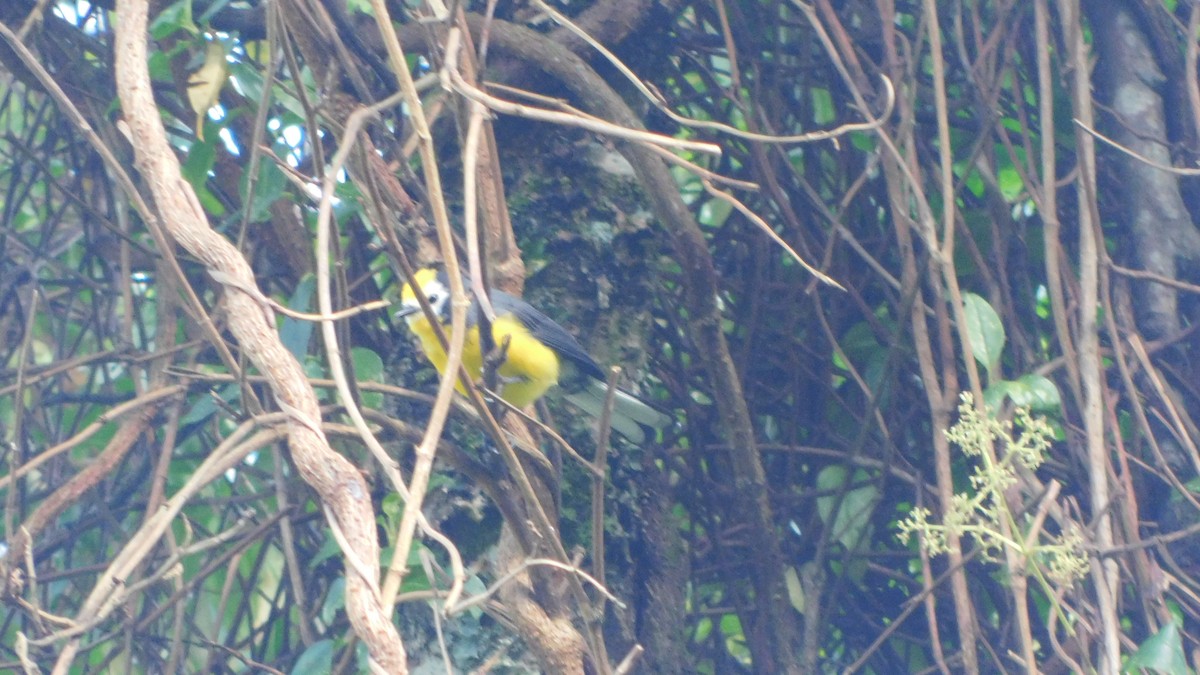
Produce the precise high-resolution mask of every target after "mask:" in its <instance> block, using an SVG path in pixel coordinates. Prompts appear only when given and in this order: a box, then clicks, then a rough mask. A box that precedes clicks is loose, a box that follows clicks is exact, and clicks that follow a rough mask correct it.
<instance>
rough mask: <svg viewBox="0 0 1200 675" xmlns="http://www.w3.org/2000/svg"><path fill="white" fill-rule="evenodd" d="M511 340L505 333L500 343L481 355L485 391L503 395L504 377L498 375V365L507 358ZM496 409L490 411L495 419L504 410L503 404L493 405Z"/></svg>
mask: <svg viewBox="0 0 1200 675" xmlns="http://www.w3.org/2000/svg"><path fill="white" fill-rule="evenodd" d="M510 342H512V336H511V335H505V336H504V337H502V338H500V343H499V344H497V345H496V346H495V348H494V349H492V350H491V351H489V352H487V354H486V355H485V356H484V357H483V387H484V390H485V391H493V392H496V395H497V396H500V397H501V398H503V396H504V385H505V382H504V378H503V377H502V376H501V375H500V372H499V371H500V366H502V365H504V361H505V360H507V359H508V345H509V343H510ZM494 407H495V408H496V409H495V410H493V411H492V414H493V415H495V417H496V419H497V420H498V419H500V416H501V415H502V414H503V412H504V406H494Z"/></svg>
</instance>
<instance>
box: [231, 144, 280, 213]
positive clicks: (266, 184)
mask: <svg viewBox="0 0 1200 675" xmlns="http://www.w3.org/2000/svg"><path fill="white" fill-rule="evenodd" d="M287 187H288V180H287V176H285V175H284V174H283V171H281V170H280V169H279V167H278V166H276V165H275V163H274V162H269V161H265V160H264V161H261V162H259V164H258V180H257V181H255V183H254V199H252V200H250V203H249V204H248V205H246V206H245V207H244V208H246V209H247V210H248V211H249V212H250V222H252V223H261V222H263V221H266V220H270V218H271V205H272V204H274V203H275V202H277V201H279V200H280V199H282V198H283V197H284V192H285V191H286V190H287ZM249 189H250V186H249V174H248V173H247V174H246V175H245V176H243V178H242V180H241V182H240V183H239V184H238V192H239V193H241V196H242V203H243V204H246V192H247V191H248V190H249Z"/></svg>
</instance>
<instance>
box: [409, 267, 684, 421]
mask: <svg viewBox="0 0 1200 675" xmlns="http://www.w3.org/2000/svg"><path fill="white" fill-rule="evenodd" d="M413 279H414V281H415V282H416V284H417V285H418V286H419V287H420V288H421V292H422V293H423V294H424V295H425V298H426V299H427V300H428V301H429V306H430V307H431V308H432V309H433V313H434V315H436V317H437V320H438V323H439V324H440V325H441V326H442V330H443V332H445V333H446V336H447V337H449V334H450V281H449V277H448V276H447V274H446V272H445V271H444V270H436V269H432V268H426V269H422V270H419V271H418V272H417V273H416V274H415V275H414V277H413ZM463 283H464V285H465V286H467V287H468V288H470V284H469V283H467V282H466V281H465V280H464V282H463ZM400 299H401V301H402V303H403V304H402V307H401V309H400V311H399V312H397V313H396V316H397V317H402V318H403V319H404V320H405V322H407V323H408V327H409V330H411V331H412V332H413V334H414V335H416V336H417V340H418V341H419V343H420V346H421V351H423V352H424V353H425V356H426V357H428V359H429V361H430V362H431V363H432V364H433V366H434V367H435V368H437V370H438V372H439V373H442V372H444V371H445V369H446V360H447V356H446V350H445V349H444V348H443V347H442V343H441V341H439V340H438V337H437V333H435V332H434V329H433V326H432V324H430V322H429V319H428V317H426V316H425V313H424V312H422V311H421V305H420V303H419V302H418V301H417V296H416V293H415V292H414V291H413V288H412V285H411V284H405V285H404V288H403V289H401V291H400ZM491 302H492V308H493V309H494V310H495V312H496V320H495V321H493V322H492V340H493V342H494V344H495V345H496V346H497V347H499V346H501V345H503V344H504V343H505V340H506V339H507V340H508V349H507V351H506V352H505V353H504V361H503V362H501V363H500V364H499V366H498V367H497V368H496V375H497V378H498V380H499V383H498V386H499V389H500V391H498V392H497V393H498V394H499V395H500V397H501V398H503V399H504V400H505V401H508V402H509V403H511V404H512V405H514V406H516V407H518V408H524V407H526V406H528V405H530V404H531V403H533V402H534V401H536V400H538V399H539V398H541V397H542V395H543V394H545V393H546V390H548V389H549V388H550V387H552V386H554V385H556V384H560V383H561V384H562V385H563V388H564V389H565V390H566V398H567V400H568V401H571V402H572V403H574V404H575V405H576V406H578V407H579V408H580V409H582V410H583V411H584V412H586V413H587V414H588V415H590V416H591V417H593V418H598V417H600V414H601V412H602V411H603V408H604V401H605V399H606V398H607V396H608V383H607V377H606V375H605V372H604V370H603V369H601V368H600V366H598V365H597V364H596V362H595V361H593V360H592V357H591V356H588V353H587V352H586V351H584V349H583V347H582V346H580V344H579V343H578V342H577V341H576V340H575V338H574V337H572V336H571V334H570V333H568V332H567V331H566V329H564V328H563V327H562V326H560V325H558V324H557V323H555V322H554V321H553V320H552V319H550V318H549V317H547V316H546V315H545V314H542V313H541V312H539V311H538V310H536V309H534V307H533V306H532V305H530V304H529V303H527V302H525V301H524V300H521V299H520V298H517V297H515V296H513V295H509V294H508V293H505V292H503V291H498V290H492V291H491ZM483 359H484V355H483V354H482V353H480V346H479V302H478V301H477V300H476V301H473V302H472V303H471V307H470V308H469V309H468V310H467V335H466V339H465V342H464V346H463V366H464V367H465V368H466V370H467V373H468V374H469V375H470V376H471V378H472V379H474V380H478V379H480V378H481V377H482V373H483ZM458 391H459V392H460V393H462V392H463V385H462V382H459V383H458ZM670 423H671V418H670V416H668V415H667V414H666V413H664V412H662V411H660V410H658V409H657V408H655V407H653V406H651V405H650V404H649V403H646V402H645V401H642V400H641V399H639V398H637V397H636V396H634V395H632V394H629V393H626V392H624V391H621V390H617V391H616V393H615V394H614V402H613V414H612V428H613V429H614V430H615V431H617V432H618V433H620V434H621V435H622V436H624V437H625V438H628V439H629V440H630V441H633V442H634V443H638V444H641V443H643V442H645V440H646V435H647V432H649V433H650V435H651V436H653V433H654V431H655V430H658V429H662V428H664V427H666V426H667V425H668V424H670Z"/></svg>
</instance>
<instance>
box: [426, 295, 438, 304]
mask: <svg viewBox="0 0 1200 675" xmlns="http://www.w3.org/2000/svg"><path fill="white" fill-rule="evenodd" d="M425 299H426V300H428V301H429V304H431V305H436V304H437V302H438V300H440V299H441V296H440V295H438V294H437V293H430V294H429V295H427V296H425Z"/></svg>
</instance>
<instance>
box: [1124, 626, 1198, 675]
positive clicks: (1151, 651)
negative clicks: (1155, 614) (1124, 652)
mask: <svg viewBox="0 0 1200 675" xmlns="http://www.w3.org/2000/svg"><path fill="white" fill-rule="evenodd" d="M1141 668H1145V669H1147V670H1153V671H1155V672H1157V673H1165V674H1166V675H1190V673H1191V672H1192V671H1191V669H1190V668H1188V664H1187V659H1186V658H1184V656H1183V640H1182V638H1181V637H1180V635H1179V626H1177V625H1175V624H1174V623H1173V622H1172V623H1169V624H1167V625H1165V626H1163V627H1162V629H1161V630H1159V631H1158V632H1157V633H1155V634H1154V635H1151V636H1150V637H1149V638H1147V639H1146V641H1145V642H1143V643H1142V646H1140V647H1138V650H1137V651H1136V652H1134V654H1133V656H1131V657H1129V660H1128V661H1126V662H1125V669H1124V670H1123V671H1122V672H1126V673H1131V672H1136V671H1137V670H1138V669H1141Z"/></svg>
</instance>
